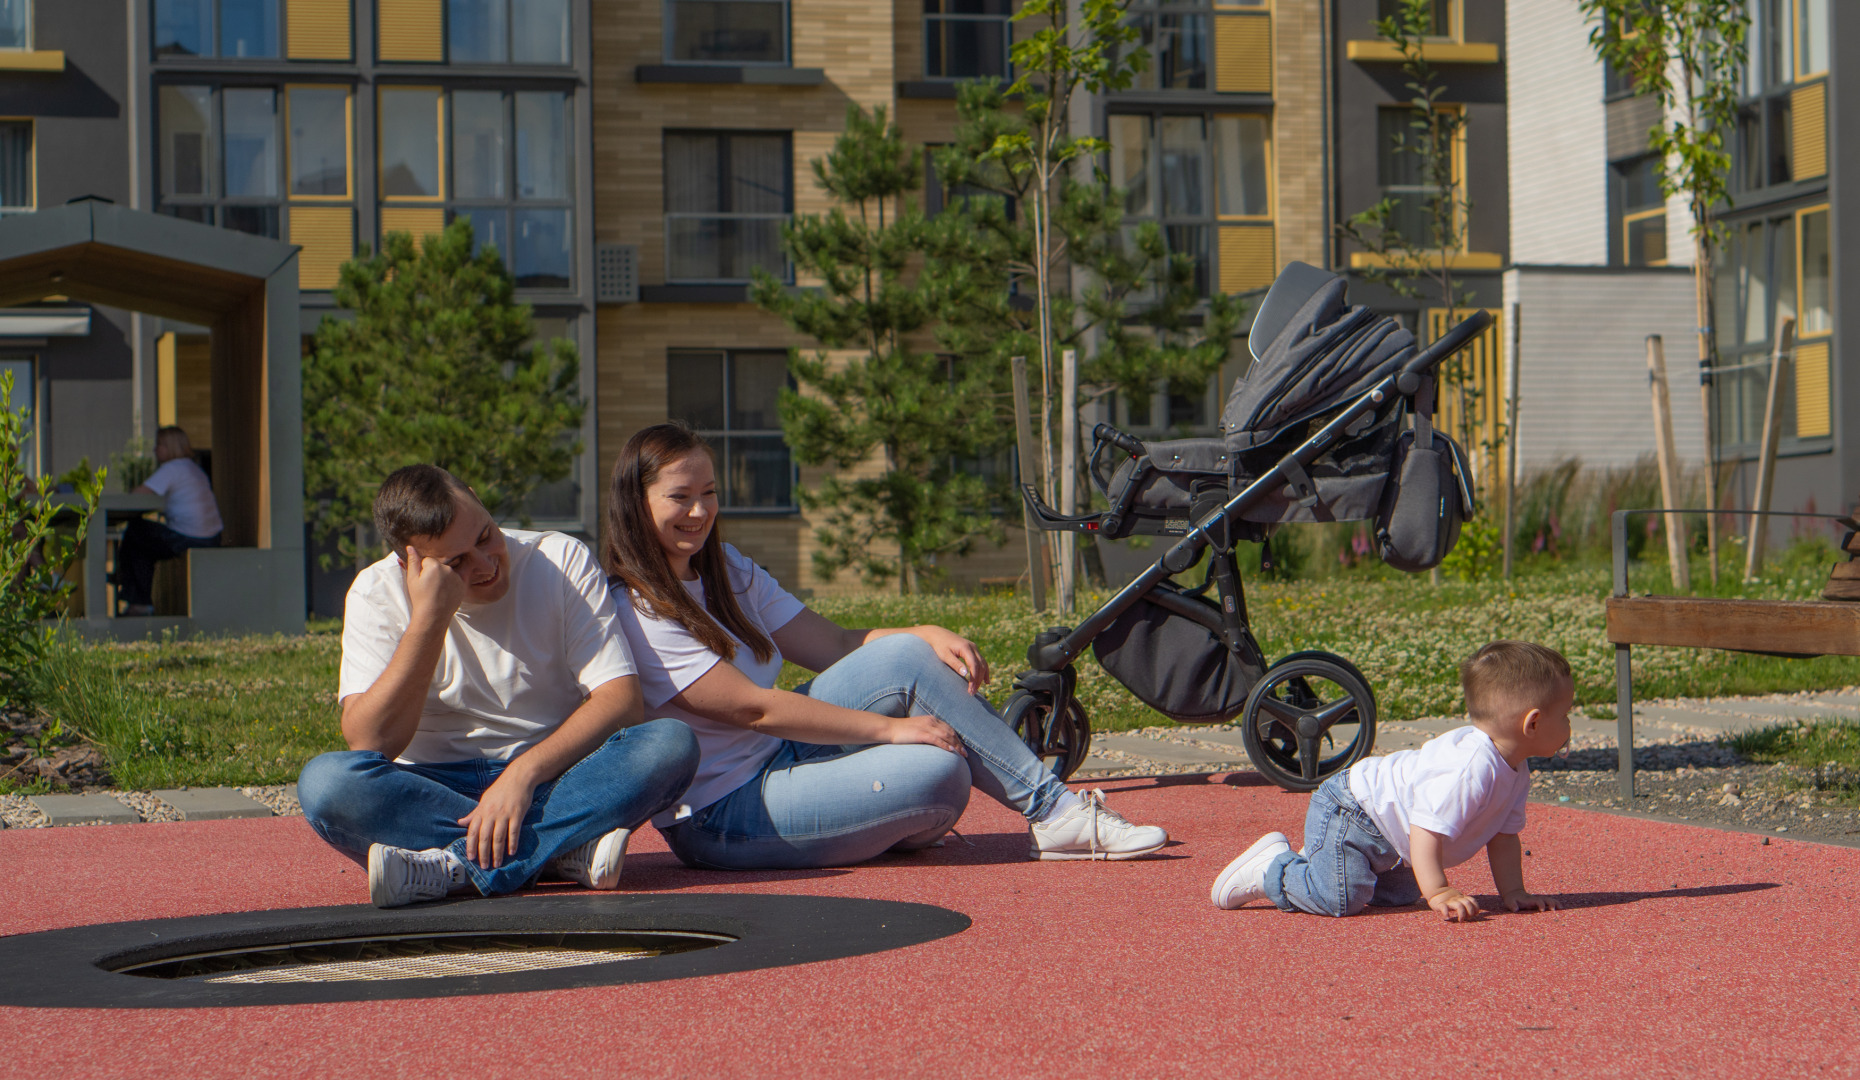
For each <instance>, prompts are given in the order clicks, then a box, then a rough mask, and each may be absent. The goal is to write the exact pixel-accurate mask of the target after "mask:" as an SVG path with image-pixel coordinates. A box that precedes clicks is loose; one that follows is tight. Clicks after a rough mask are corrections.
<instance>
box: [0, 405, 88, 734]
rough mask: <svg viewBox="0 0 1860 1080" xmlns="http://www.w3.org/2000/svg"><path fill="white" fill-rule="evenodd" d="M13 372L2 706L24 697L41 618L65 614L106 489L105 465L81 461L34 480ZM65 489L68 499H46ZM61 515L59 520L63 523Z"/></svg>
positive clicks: (2, 529)
mask: <svg viewBox="0 0 1860 1080" xmlns="http://www.w3.org/2000/svg"><path fill="white" fill-rule="evenodd" d="M12 400H13V374H12V373H11V372H0V706H4V707H17V706H18V705H20V704H21V703H22V701H23V700H24V699H25V698H26V697H27V696H28V692H29V689H30V679H29V678H28V675H29V673H30V672H31V670H32V669H33V667H34V666H35V665H36V664H37V663H38V661H39V658H40V656H41V655H42V654H43V652H44V649H45V646H46V643H47V642H48V641H49V640H50V635H51V631H50V630H49V629H48V628H47V627H46V626H45V625H44V623H45V620H48V619H55V618H57V617H59V616H60V615H62V614H63V613H64V610H65V604H66V602H67V600H68V599H69V598H70V596H71V592H72V590H73V589H75V588H76V587H77V586H76V582H74V581H73V580H72V579H71V577H70V576H69V571H71V570H72V569H73V568H74V567H75V566H76V565H77V561H76V560H77V555H78V550H79V549H78V545H79V542H80V541H81V540H82V538H83V536H84V529H85V525H86V524H87V523H88V522H89V520H90V516H91V514H93V513H94V512H96V509H97V499H98V497H99V496H101V495H102V494H103V481H104V470H102V469H96V470H92V469H90V468H89V467H88V465H83V466H79V467H78V468H76V469H73V470H72V471H71V472H69V473H67V474H65V475H64V476H62V477H59V478H57V479H53V478H52V477H50V476H38V477H34V476H32V475H30V474H29V473H28V471H27V468H26V464H25V462H26V445H27V441H28V440H29V439H30V438H31V436H32V422H31V414H30V413H29V412H28V411H27V409H25V408H24V407H21V408H19V409H15V408H13V407H12V405H11V404H10V403H11V402H12ZM62 486H69V487H70V488H71V494H72V496H73V497H72V498H69V499H63V500H56V501H55V500H54V499H52V498H47V497H43V496H44V495H45V494H46V493H55V492H57V491H58V489H59V488H60V487H62ZM60 518H63V519H64V520H62V521H61V520H60Z"/></svg>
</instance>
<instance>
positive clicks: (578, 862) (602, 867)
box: [549, 829, 633, 889]
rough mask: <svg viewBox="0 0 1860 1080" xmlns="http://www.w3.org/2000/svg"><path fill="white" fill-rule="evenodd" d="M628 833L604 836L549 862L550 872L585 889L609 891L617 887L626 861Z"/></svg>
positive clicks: (629, 832)
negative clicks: (622, 863) (622, 865)
mask: <svg viewBox="0 0 1860 1080" xmlns="http://www.w3.org/2000/svg"><path fill="white" fill-rule="evenodd" d="M632 838H633V830H631V829H615V830H614V831H613V832H610V833H603V834H601V835H600V836H597V837H595V838H594V839H592V840H590V841H588V842H587V843H585V844H583V845H581V846H580V847H578V848H575V849H574V850H573V851H564V852H563V853H562V854H560V855H557V856H556V857H555V858H554V859H551V860H550V861H549V869H551V870H553V871H555V872H556V873H557V874H560V875H561V876H563V877H565V878H567V879H568V880H570V881H573V882H575V883H577V884H579V885H580V886H581V887H582V888H584V889H612V888H617V887H618V886H619V884H620V863H621V861H622V860H624V859H625V858H626V843H627V841H628V840H631V839H632Z"/></svg>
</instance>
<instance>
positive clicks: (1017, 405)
mask: <svg viewBox="0 0 1860 1080" xmlns="http://www.w3.org/2000/svg"><path fill="white" fill-rule="evenodd" d="M1009 363H1010V366H1011V367H1012V368H1013V369H1014V434H1015V437H1016V441H1017V442H1018V444H1019V445H1018V456H1019V458H1020V482H1021V483H1022V484H1033V486H1034V488H1035V490H1038V489H1039V487H1040V485H1039V483H1038V482H1037V481H1036V480H1035V478H1036V477H1038V476H1039V475H1040V452H1039V450H1038V449H1036V448H1035V446H1034V442H1033V412H1032V409H1031V408H1030V407H1029V406H1028V404H1027V358H1026V357H1024V356H1016V357H1014V358H1013V359H1012V360H1011V361H1010V362H1009ZM1020 520H1021V524H1022V525H1023V526H1024V527H1025V528H1026V530H1027V581H1028V584H1029V587H1030V588H1031V589H1032V591H1033V610H1035V611H1045V610H1046V575H1047V570H1048V569H1049V568H1050V567H1051V565H1052V564H1051V563H1050V562H1049V561H1048V560H1047V558H1046V533H1045V532H1043V531H1042V530H1040V529H1039V528H1037V527H1035V526H1034V523H1033V510H1032V508H1031V507H1029V506H1028V505H1027V500H1026V499H1025V498H1022V499H1021V500H1020Z"/></svg>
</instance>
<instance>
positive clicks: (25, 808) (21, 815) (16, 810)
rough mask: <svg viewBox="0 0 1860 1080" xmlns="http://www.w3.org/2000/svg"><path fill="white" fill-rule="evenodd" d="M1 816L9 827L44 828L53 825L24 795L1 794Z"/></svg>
mask: <svg viewBox="0 0 1860 1080" xmlns="http://www.w3.org/2000/svg"><path fill="white" fill-rule="evenodd" d="M0 818H4V819H5V820H6V827H7V828H9V829H43V828H47V827H49V826H50V825H51V822H49V821H47V820H45V815H44V814H41V813H39V810H38V808H37V807H35V806H33V805H32V804H31V803H29V802H27V801H26V797H25V796H24V795H0Z"/></svg>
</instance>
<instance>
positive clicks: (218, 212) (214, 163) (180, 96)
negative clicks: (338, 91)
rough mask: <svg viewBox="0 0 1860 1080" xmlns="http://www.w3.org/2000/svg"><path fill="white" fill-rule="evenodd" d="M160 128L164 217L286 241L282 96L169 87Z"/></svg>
mask: <svg viewBox="0 0 1860 1080" xmlns="http://www.w3.org/2000/svg"><path fill="white" fill-rule="evenodd" d="M342 93H344V94H346V91H343V92H342ZM156 125H157V129H158V132H159V137H158V141H157V145H156V159H157V174H158V176H159V194H160V201H161V206H160V209H161V210H162V212H163V213H167V214H172V215H174V216H176V217H181V218H186V219H187V220H190V221H198V222H201V223H203V224H208V225H221V226H224V227H226V228H229V229H236V230H238V231H240V232H248V233H253V234H255V235H258V236H271V237H276V236H279V235H280V231H279V227H280V221H279V215H280V208H281V205H282V202H283V193H284V180H283V175H284V162H283V155H282V154H281V153H280V145H281V143H280V133H279V116H278V92H277V91H276V90H274V89H272V88H270V87H252V86H228V87H220V88H216V87H211V86H163V87H161V88H160V91H159V93H158V94H157V97H156ZM343 130H344V131H345V132H346V127H345V128H344V129H343ZM345 175H346V174H345ZM345 190H346V188H345Z"/></svg>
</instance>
